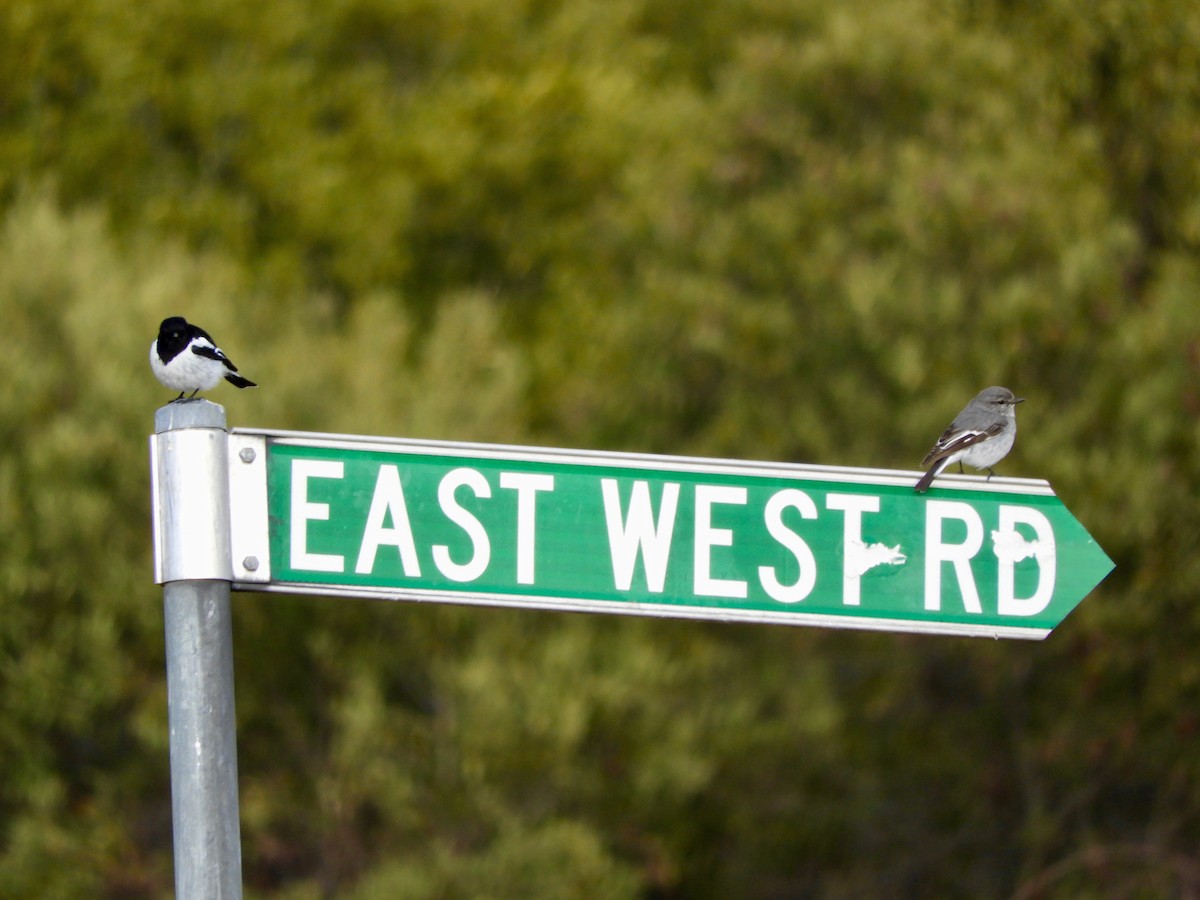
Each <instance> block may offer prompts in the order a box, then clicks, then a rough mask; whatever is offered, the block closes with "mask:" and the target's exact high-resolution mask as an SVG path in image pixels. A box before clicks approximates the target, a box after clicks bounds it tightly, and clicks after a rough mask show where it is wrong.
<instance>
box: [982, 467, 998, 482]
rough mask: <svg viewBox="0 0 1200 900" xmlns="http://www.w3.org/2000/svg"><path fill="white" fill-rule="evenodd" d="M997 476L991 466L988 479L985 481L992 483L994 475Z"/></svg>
mask: <svg viewBox="0 0 1200 900" xmlns="http://www.w3.org/2000/svg"><path fill="white" fill-rule="evenodd" d="M995 474H996V473H995V472H993V471H992V467H991V466H988V477H987V478H985V479H984V480H985V481H991V480H992V476H993V475H995Z"/></svg>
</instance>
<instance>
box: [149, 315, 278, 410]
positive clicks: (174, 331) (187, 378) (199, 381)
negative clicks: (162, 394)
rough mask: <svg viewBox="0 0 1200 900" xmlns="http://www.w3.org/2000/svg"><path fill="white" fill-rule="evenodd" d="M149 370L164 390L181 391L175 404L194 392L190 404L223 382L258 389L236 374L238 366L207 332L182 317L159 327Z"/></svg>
mask: <svg viewBox="0 0 1200 900" xmlns="http://www.w3.org/2000/svg"><path fill="white" fill-rule="evenodd" d="M150 369H151V371H153V372H154V377H155V378H157V379H158V380H159V381H160V382H161V383H162V384H163V385H164V386H165V387H169V388H170V389H171V390H173V391H179V396H178V397H176V398H175V399H174V400H172V401H171V402H172V403H178V402H179V401H180V400H182V399H183V395H184V393H186V392H187V391H191V392H192V393H191V395H190V396H189V397H188V399H189V400H191V399H193V398H194V397H195V396H196V394H197V393H199V392H200V391H207V390H211V389H212V388H214V387H216V386H217V382H219V381H220V380H221V379H222V378H224V379H225V380H226V381H228V382H229V383H230V384H232V385H234V386H235V387H239V388H248V387H257V385H256V384H255V383H254V382H253V381H251V380H250V379H249V378H243V377H242V376H241V375H238V374H237V366H235V365H234V364H233V363H232V362H231V361H230V359H229V357H228V356H226V355H225V354H224V352H222V350H221V348H220V347H218V346H217V345H216V342H215V341H214V340H213V339H212V337H211V336H209V334H208V332H207V331H205V330H204V329H203V328H200V327H199V326H196V325H192V324H191V323H190V322H188V321H187V319H185V318H183V317H182V316H171V317H170V318H169V319H163V322H162V325H160V326H159V327H158V337H157V338H156V339H155V340H154V342H153V343H152V344H151V345H150Z"/></svg>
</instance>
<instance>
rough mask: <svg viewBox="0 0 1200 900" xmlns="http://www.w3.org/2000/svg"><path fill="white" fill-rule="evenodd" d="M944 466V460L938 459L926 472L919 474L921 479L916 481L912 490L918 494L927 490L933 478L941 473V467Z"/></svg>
mask: <svg viewBox="0 0 1200 900" xmlns="http://www.w3.org/2000/svg"><path fill="white" fill-rule="evenodd" d="M944 468H946V463H945V461H944V460H940V459H939V460H938V461H937V462H935V463H934V464H933V465H932V466H930V468H929V471H928V472H926V473H925V474H924V475H922V476H921V480H920V481H918V482H917V484H916V487H914V488H913V490H914V491H916V492H917V493H918V494H923V493H925V492H926V491H927V490H929V486H930V485H931V484H933V479H935V478H937V477H938V475H940V474H942V469H944Z"/></svg>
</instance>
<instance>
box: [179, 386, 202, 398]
mask: <svg viewBox="0 0 1200 900" xmlns="http://www.w3.org/2000/svg"><path fill="white" fill-rule="evenodd" d="M198 393H200V388H196V390H194V391H192V392H191V393H190V394H188V399H189V400H195V399H196V395H197V394H198ZM179 396H180V397H182V396H183V394H180V395H179Z"/></svg>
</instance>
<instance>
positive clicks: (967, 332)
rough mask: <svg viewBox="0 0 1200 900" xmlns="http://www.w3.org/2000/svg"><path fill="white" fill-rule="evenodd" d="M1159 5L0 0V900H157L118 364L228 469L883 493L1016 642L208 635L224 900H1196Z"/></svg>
mask: <svg viewBox="0 0 1200 900" xmlns="http://www.w3.org/2000/svg"><path fill="white" fill-rule="evenodd" d="M1198 146H1200V8H1197V7H1193V6H1191V5H1190V4H1181V3H1177V2H1173V0H1142V2H1138V3H1134V2H1131V0H1099V2H1097V3H1094V4H1091V5H1089V6H1087V7H1086V8H1084V7H1080V6H1079V4H1075V3H1068V2H1066V0H1045V2H1038V3H1029V2H1021V0H1015V2H1012V0H1010V2H1001V0H879V2H872V3H860V2H850V3H846V2H836V0H808V2H799V0H772V2H763V0H728V2H722V3H712V2H699V0H605V2H598V0H512V2H506V3H499V2H496V0H437V2H433V0H332V2H329V0H326V2H321V3H313V2H306V0H264V2H260V3H251V4H246V3H235V2H230V0H212V2H209V3H206V4H200V5H197V4H194V3H185V2H182V0H145V2H142V3H139V4H126V5H124V6H122V5H119V4H114V3H112V2H107V0H72V2H70V3H67V2H64V0H37V2H30V0H0V321H2V322H3V325H4V327H3V329H0V347H2V348H3V357H4V373H5V374H4V376H3V377H2V378H0V423H2V427H3V432H2V433H3V434H4V436H5V440H4V442H3V446H2V448H0V546H2V547H3V564H2V565H0V612H2V616H0V623H2V624H0V673H2V677H0V760H2V761H3V764H4V777H3V778H2V779H0V884H3V885H4V888H3V893H5V894H7V895H11V896H37V897H46V898H55V897H63V898H74V897H81V896H92V897H111V898H134V897H158V896H163V895H165V894H168V893H169V892H170V890H171V884H172V882H171V878H172V875H171V843H170V840H171V836H170V798H169V777H168V770H167V751H166V740H167V733H166V700H165V687H164V679H163V658H162V654H163V651H162V646H163V641H162V619H161V612H160V608H161V607H160V600H159V596H160V593H159V591H158V589H157V588H155V587H154V585H152V584H151V583H150V582H151V563H150V546H149V544H150V535H149V522H148V519H149V512H148V506H149V503H148V476H147V463H146V458H147V454H146V442H145V435H146V434H147V433H148V431H149V430H150V428H151V413H152V410H153V409H154V408H155V406H157V405H159V404H161V403H163V402H165V401H166V400H167V399H169V395H168V394H167V392H165V391H164V390H163V389H162V388H160V386H158V385H157V384H156V383H155V382H154V380H153V379H152V378H151V377H150V374H149V372H148V371H147V365H146V354H147V349H148V346H149V343H150V340H151V338H152V336H153V333H154V330H155V328H156V326H157V323H158V321H159V320H160V319H161V318H163V317H164V316H166V315H169V314H183V315H186V316H188V317H189V318H192V319H194V320H196V321H198V322H201V323H202V324H204V326H205V327H206V328H208V329H209V330H210V331H212V332H213V333H214V334H215V335H217V337H218V338H219V339H220V340H221V343H222V345H223V346H224V347H225V349H226V350H227V351H228V352H229V353H230V355H231V356H233V358H234V359H236V360H237V361H238V363H239V365H240V366H241V368H242V369H243V371H244V372H246V373H247V374H248V375H249V376H250V377H251V378H254V379H255V380H256V381H258V382H259V383H261V384H262V385H263V386H262V387H261V388H260V389H258V390H255V391H247V392H245V393H238V394H236V395H234V394H233V393H232V392H228V393H225V394H221V393H220V392H218V393H217V394H216V395H215V396H214V399H216V400H217V401H219V402H227V403H228V405H229V411H230V417H231V420H232V421H233V423H234V424H241V425H253V426H262V427H276V428H294V429H313V430H320V431H332V432H338V431H342V432H356V433H365V434H372V433H377V434H391V435H406V436H417V437H436V438H446V439H467V440H478V441H510V442H536V443H548V444H558V445H564V446H578V447H592V448H622V449H631V450H644V451H661V452H670V453H680V454H708V455H727V456H734V457H742V458H760V459H782V460H797V461H809V462H819V463H830V464H848V465H870V466H881V467H905V468H907V467H911V466H913V465H915V464H916V462H917V461H918V460H919V459H920V458H921V456H922V455H923V454H924V452H925V450H926V449H927V448H928V445H929V442H930V441H931V440H932V438H933V436H934V435H936V434H937V433H939V431H940V429H941V428H942V427H944V425H945V423H946V421H947V420H948V418H949V417H950V416H952V415H953V413H954V412H955V411H956V410H957V409H958V408H959V407H960V406H961V404H962V402H963V401H964V399H965V398H966V397H967V396H969V395H970V394H972V393H973V392H974V391H976V390H978V389H979V388H980V387H982V386H984V385H986V384H992V383H1002V384H1008V385H1011V386H1012V387H1013V388H1014V389H1016V390H1017V391H1018V392H1019V393H1020V394H1022V395H1024V396H1026V397H1028V398H1029V400H1030V402H1029V403H1028V404H1027V405H1026V406H1025V407H1023V408H1022V410H1021V413H1022V418H1021V422H1022V431H1021V437H1020V439H1019V441H1018V444H1017V447H1016V450H1015V451H1014V453H1013V454H1012V456H1011V457H1010V458H1009V459H1008V460H1006V461H1005V463H1004V470H1005V471H1006V472H1008V473H1010V474H1021V475H1028V476H1038V477H1046V478H1049V479H1050V480H1051V481H1052V482H1053V484H1054V486H1055V487H1056V489H1057V490H1058V492H1059V494H1060V496H1062V497H1063V499H1064V501H1065V502H1066V503H1067V504H1068V506H1069V507H1070V508H1071V509H1072V510H1073V511H1074V512H1075V513H1076V514H1077V515H1078V516H1079V518H1080V519H1081V520H1082V521H1083V522H1084V523H1085V525H1086V526H1087V527H1088V529H1089V530H1090V531H1091V532H1092V533H1093V534H1094V535H1095V536H1096V537H1097V539H1098V540H1099V541H1100V543H1101V545H1102V546H1104V548H1105V549H1106V550H1107V551H1108V553H1109V554H1110V555H1111V556H1112V557H1113V558H1114V559H1115V560H1116V562H1117V570H1116V572H1114V574H1113V575H1112V576H1110V577H1109V579H1108V580H1107V581H1106V582H1105V583H1104V585H1102V586H1101V588H1100V589H1099V590H1098V591H1096V592H1095V593H1094V595H1093V596H1092V597H1090V598H1089V599H1088V600H1087V601H1085V603H1084V604H1083V606H1082V607H1081V608H1080V609H1079V610H1078V611H1077V612H1076V613H1074V614H1073V615H1072V616H1071V617H1070V618H1069V619H1068V620H1067V622H1066V623H1064V625H1063V626H1061V628H1060V629H1059V630H1058V631H1057V632H1056V633H1055V634H1054V635H1052V636H1051V637H1050V638H1049V639H1048V640H1047V641H1046V642H1045V643H1044V644H1041V645H1036V646H1033V645H1026V644H1003V645H998V644H987V643H981V642H974V641H969V640H960V639H949V638H923V637H899V636H889V635H864V634H849V635H845V634H837V633H833V632H822V631H815V630H792V629H784V628H766V627H749V626H729V625H703V624H697V623H678V622H676V623H666V622H644V621H631V620H623V619H603V618H592V617H580V616H569V615H554V614H535V613H528V612H526V613H517V612H505V611H493V610H479V609H458V608H450V607H444V608H433V607H424V606H412V607H408V606H402V605H392V604H366V603H341V604H338V603H332V602H330V601H327V600H313V599H302V598H267V597H258V596H242V597H238V598H236V600H235V617H236V618H235V643H236V656H235V668H236V672H237V704H238V715H239V754H240V768H241V803H242V820H243V824H242V833H243V841H244V847H245V850H244V855H245V880H246V885H247V894H248V896H251V897H279V898H295V900H300V898H318V897H320V898H324V897H343V896H345V897H357V898H375V897H396V896H407V897H416V898H430V900H433V898H458V897H463V898H483V897H534V898H538V897H545V898H551V897H554V898H559V897H580V898H583V897H606V898H607V897H645V898H661V900H668V898H683V897H689V898H691V897H698V898H704V897H712V898H717V897H730V896H739V897H750V898H769V897H793V896H828V897H851V896H854V897H857V896H913V897H917V896H964V897H968V896H969V897H1001V896H1010V895H1011V896H1019V897H1079V896H1134V895H1137V896H1190V895H1193V894H1195V893H1197V892H1198V891H1200V855H1197V852H1196V847H1197V846H1200V755H1198V754H1196V753H1195V751H1194V746H1195V741H1196V739H1197V735H1198V732H1200V712H1198V710H1200V655H1198V654H1197V653H1196V652H1195V648H1196V647H1197V645H1198V644H1200V611H1198V610H1200V602H1198V601H1200V552H1197V551H1198V549H1200V515H1198V505H1197V499H1196V498H1197V496H1200V447H1198V444H1200V315H1197V303H1196V297H1197V296H1198V294H1200V154H1197V152H1196V148H1197V147H1198Z"/></svg>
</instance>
